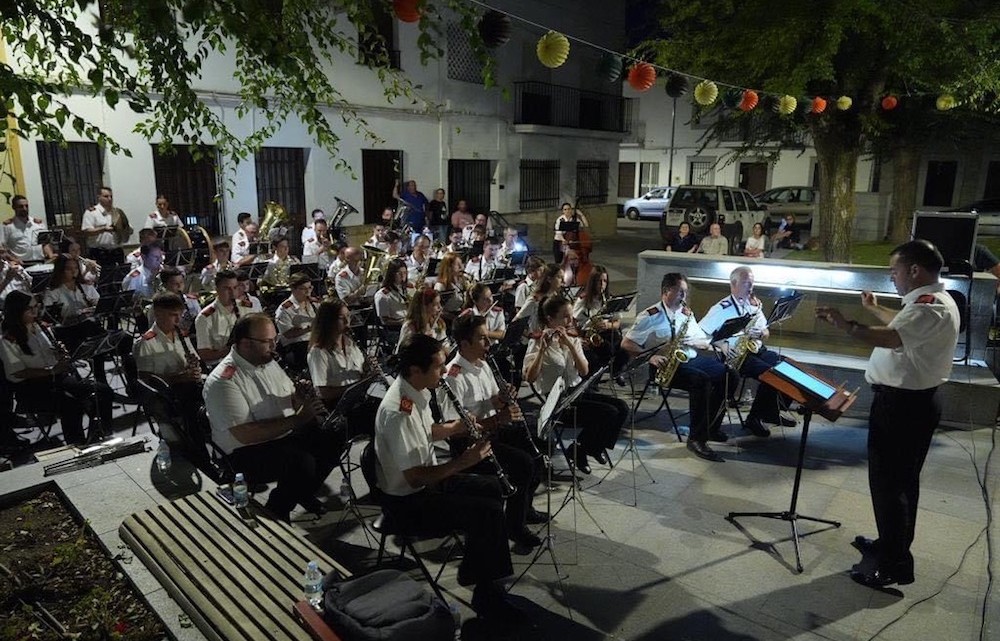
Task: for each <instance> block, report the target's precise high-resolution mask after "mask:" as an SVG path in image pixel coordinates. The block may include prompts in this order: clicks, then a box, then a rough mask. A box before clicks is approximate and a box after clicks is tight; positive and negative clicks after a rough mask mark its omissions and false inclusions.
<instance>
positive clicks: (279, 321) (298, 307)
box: [274, 296, 316, 345]
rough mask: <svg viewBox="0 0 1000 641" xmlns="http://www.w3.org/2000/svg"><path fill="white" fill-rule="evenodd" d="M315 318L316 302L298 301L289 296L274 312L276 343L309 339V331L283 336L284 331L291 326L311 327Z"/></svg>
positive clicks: (285, 343)
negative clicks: (292, 336) (295, 336)
mask: <svg viewBox="0 0 1000 641" xmlns="http://www.w3.org/2000/svg"><path fill="white" fill-rule="evenodd" d="M314 320H316V303H315V302H313V301H312V300H306V301H305V302H303V303H299V302H297V301H296V300H295V297H293V296H289V297H288V298H286V299H285V302H283V303H282V304H281V305H278V309H277V310H275V312H274V324H275V326H276V327H277V328H278V343H279V344H281V345H292V344H294V343H305V342H308V341H309V332H306V333H305V334H303V335H301V336H299V337H297V338H291V339H290V338H285V332H287V331H288V330H290V329H293V328H297V327H298V328H302V327H312V324H313V321H314Z"/></svg>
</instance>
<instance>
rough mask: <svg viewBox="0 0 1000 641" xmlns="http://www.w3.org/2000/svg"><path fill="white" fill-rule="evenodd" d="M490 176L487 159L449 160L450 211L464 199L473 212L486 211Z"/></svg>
mask: <svg viewBox="0 0 1000 641" xmlns="http://www.w3.org/2000/svg"><path fill="white" fill-rule="evenodd" d="M492 178H493V176H492V172H491V171H490V161H488V160H449V161H448V189H447V194H448V195H447V199H448V205H449V206H450V207H451V208H452V211H454V208H455V203H457V202H458V201H460V200H464V201H465V202H466V203H468V205H469V210H470V211H472V212H473V213H476V214H478V213H480V212H484V213H485V212H488V211H489V210H490V182H491V181H492Z"/></svg>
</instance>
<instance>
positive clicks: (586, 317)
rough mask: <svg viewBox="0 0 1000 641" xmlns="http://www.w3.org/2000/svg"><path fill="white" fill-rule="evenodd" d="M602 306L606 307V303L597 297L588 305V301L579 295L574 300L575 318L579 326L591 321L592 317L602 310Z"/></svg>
mask: <svg viewBox="0 0 1000 641" xmlns="http://www.w3.org/2000/svg"><path fill="white" fill-rule="evenodd" d="M602 307H604V305H603V304H602V303H601V301H600V300H598V299H596V298H595V299H594V302H593V303H591V304H590V305H589V306H588V305H587V301H586V300H584V299H583V298H582V297H579V296H578V297H577V299H576V300H575V301H573V320H575V321H576V324H577V325H578V326H580V327H583V326H584V325H586V324H587V323H588V322H589V321H590V319H591V317H593V316H594V315H595V314H596V313H597V312H599V311H601V308H602Z"/></svg>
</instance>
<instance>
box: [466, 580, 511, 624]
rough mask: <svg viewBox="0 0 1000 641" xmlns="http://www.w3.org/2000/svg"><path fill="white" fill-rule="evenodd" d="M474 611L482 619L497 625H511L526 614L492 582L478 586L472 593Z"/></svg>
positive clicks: (478, 584)
mask: <svg viewBox="0 0 1000 641" xmlns="http://www.w3.org/2000/svg"><path fill="white" fill-rule="evenodd" d="M472 609H473V610H475V612H476V615H477V616H479V617H480V618H482V619H485V620H486V621H492V622H496V623H509V622H511V621H516V620H518V619H520V618H522V617H523V616H524V613H523V612H521V610H520V609H519V608H518V607H517V606H515V605H514V604H513V603H511V602H510V600H509V599H508V598H507V594H506V593H505V592H504V591H503V589H502V588H500V587H499V586H496V585H494V584H493V583H492V582H489V583H477V584H476V588H475V589H474V590H473V591H472Z"/></svg>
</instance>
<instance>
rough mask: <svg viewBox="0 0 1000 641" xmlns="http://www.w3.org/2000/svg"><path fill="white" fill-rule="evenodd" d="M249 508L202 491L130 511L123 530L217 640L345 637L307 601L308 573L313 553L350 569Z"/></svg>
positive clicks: (323, 566)
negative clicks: (242, 508) (304, 577)
mask: <svg viewBox="0 0 1000 641" xmlns="http://www.w3.org/2000/svg"><path fill="white" fill-rule="evenodd" d="M243 515H244V516H243V517H241V515H240V513H238V512H237V511H236V510H234V509H233V508H232V507H230V506H229V505H226V504H224V503H223V502H222V501H220V500H219V499H217V498H216V497H215V496H214V495H213V494H212V493H210V492H200V493H198V494H193V495H191V496H188V497H185V498H183V499H179V500H177V501H174V502H173V503H169V504H165V505H159V506H157V507H155V508H151V509H149V510H145V511H142V512H137V513H135V514H133V515H131V516H129V517H128V518H127V519H125V521H124V522H123V523H122V525H121V527H120V528H119V533H120V535H121V538H122V540H123V541H125V543H126V544H127V545H128V546H129V547H130V548H131V549H132V551H133V552H134V553H135V554H136V556H138V557H139V558H140V559H142V561H143V563H145V565H146V567H148V568H149V570H150V571H151V572H152V573H153V574H154V575H155V576H156V578H157V579H159V581H160V583H161V584H162V585H163V586H164V587H165V588H166V589H167V591H168V592H169V593H170V595H171V596H172V597H173V598H174V600H175V601H177V603H178V604H180V606H181V608H182V609H183V610H184V611H185V612H186V613H187V615H188V616H189V617H191V620H192V621H193V622H194V624H195V625H197V626H198V629H199V630H201V632H202V633H203V634H204V635H205V637H207V638H208V639H211V640H212V641H244V640H247V639H253V640H254V641H309V640H310V639H316V640H319V641H337V639H338V637H337V635H336V634H335V633H333V631H331V630H330V629H329V628H327V627H326V626H325V624H324V623H323V620H322V618H321V617H320V616H319V615H318V614H317V613H316V612H314V611H312V609H311V608H310V607H309V606H308V604H307V603H303V602H301V599H302V575H303V573H304V572H305V568H306V564H307V563H308V562H309V561H318V562H319V567H320V571H321V572H323V573H324V574H325V573H327V572H329V571H330V570H337V571H339V572H340V573H341V575H342V576H345V577H346V576H350V573H349V572H348V571H347V570H346V569H345V568H344V567H343V566H341V565H340V564H339V563H337V562H336V561H334V560H333V559H332V558H330V557H329V556H328V555H326V554H324V553H323V551H322V550H320V549H319V548H317V547H316V546H315V545H313V544H312V543H310V542H309V541H307V540H306V539H305V538H304V537H303V536H302V534H300V533H299V532H298V531H296V530H295V529H293V528H292V527H290V526H289V525H287V524H285V523H282V522H280V521H274V520H272V519H270V518H268V517H267V516H264V515H262V514H260V513H259V512H258V511H257V510H255V509H254V505H253V504H251V507H250V509H249V510H245V511H243ZM310 615H312V616H310ZM304 626H306V627H308V628H309V629H308V630H307V629H306V627H304Z"/></svg>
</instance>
